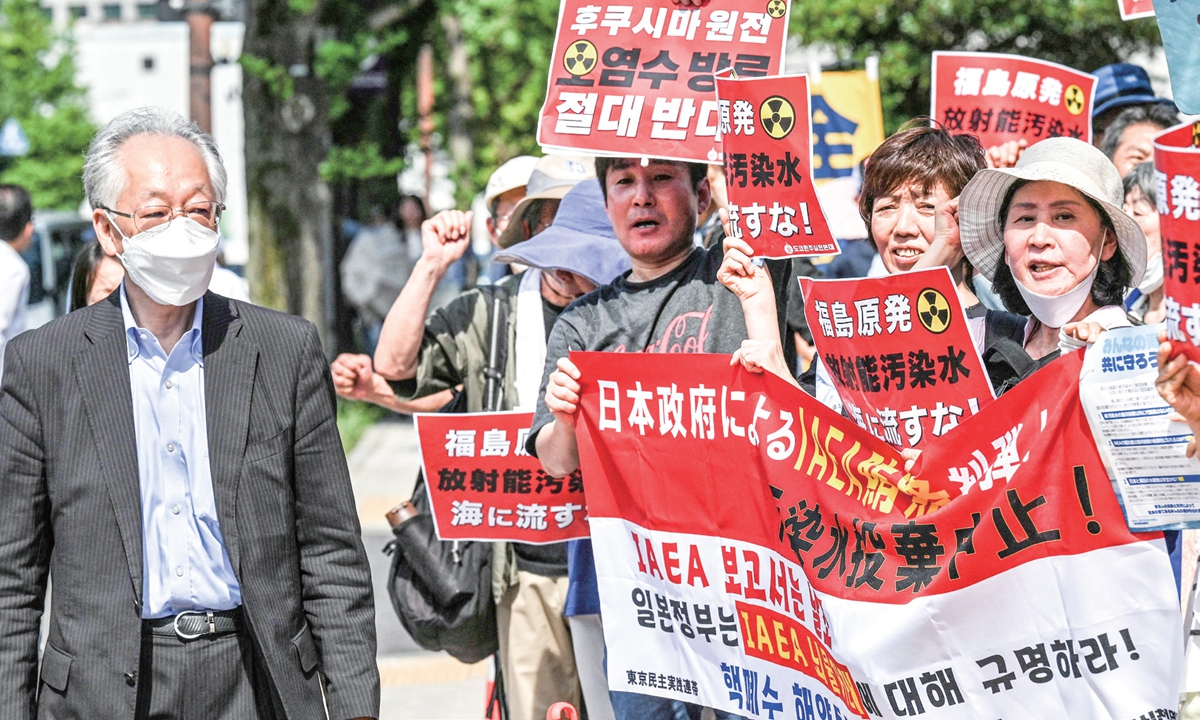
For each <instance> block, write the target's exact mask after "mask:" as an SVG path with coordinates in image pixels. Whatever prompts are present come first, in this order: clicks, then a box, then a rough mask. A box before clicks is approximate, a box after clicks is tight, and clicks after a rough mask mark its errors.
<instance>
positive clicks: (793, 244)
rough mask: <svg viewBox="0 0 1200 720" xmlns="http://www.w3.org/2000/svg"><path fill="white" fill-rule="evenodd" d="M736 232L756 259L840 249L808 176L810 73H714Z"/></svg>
mask: <svg viewBox="0 0 1200 720" xmlns="http://www.w3.org/2000/svg"><path fill="white" fill-rule="evenodd" d="M717 96H718V98H719V99H718V101H717V102H718V103H719V107H720V111H721V144H722V146H723V148H724V154H725V187H726V190H727V191H728V193H729V223H730V229H731V232H732V233H733V235H734V237H740V238H743V239H745V240H746V241H747V242H748V243H750V246H751V247H752V248H754V252H755V255H757V256H759V257H769V258H782V257H791V256H795V255H829V254H836V253H839V252H841V250H840V249H839V248H838V243H837V240H835V239H834V238H833V234H832V233H831V232H830V231H829V221H828V220H827V219H826V218H825V212H824V211H823V210H822V209H821V204H820V202H818V200H817V190H816V187H815V186H814V185H813V180H812V123H811V122H810V118H811V117H812V103H811V100H810V98H809V94H808V77H806V76H804V75H792V76H787V77H772V78H759V79H740V78H739V79H733V78H728V77H719V78H717Z"/></svg>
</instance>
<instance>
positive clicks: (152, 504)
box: [121, 284, 242, 619]
mask: <svg viewBox="0 0 1200 720" xmlns="http://www.w3.org/2000/svg"><path fill="white" fill-rule="evenodd" d="M121 313H122V314H123V315H124V318H125V339H126V344H127V347H128V350H129V385H130V389H131V390H132V391H133V427H134V431H135V433H136V435H137V457H138V480H139V482H140V484H141V496H142V617H143V618H146V619H149V618H159V617H166V616H169V615H175V614H177V613H180V612H183V611H185V610H231V609H233V608H235V607H238V606H239V605H241V604H242V590H241V587H240V586H239V585H238V581H237V577H236V576H235V575H234V572H233V566H232V564H231V563H230V562H229V554H228V553H227V552H226V551H225V539H224V536H222V534H221V525H220V523H219V522H218V521H217V502H216V498H215V496H214V495H213V485H212V470H211V468H210V466H209V458H208V427H207V425H206V414H205V408H204V346H203V343H202V342H201V333H200V329H201V327H202V322H201V321H202V318H203V316H204V298H200V300H198V301H196V312H195V317H194V319H193V320H192V327H191V329H189V330H188V331H187V332H185V333H184V334H183V337H182V338H180V339H179V342H178V343H176V344H175V347H174V348H173V349H172V350H171V354H170V355H169V356H168V355H167V354H166V353H165V352H163V348H162V345H160V344H159V342H158V339H157V338H156V337H154V334H153V333H151V332H150V331H149V330H146V329H144V328H140V327H138V326H137V323H136V322H135V321H134V319H133V313H131V312H130V311H129V300H128V299H127V298H126V297H125V285H124V284H122V285H121Z"/></svg>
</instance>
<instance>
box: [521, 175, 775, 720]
mask: <svg viewBox="0 0 1200 720" xmlns="http://www.w3.org/2000/svg"><path fill="white" fill-rule="evenodd" d="M705 170H706V168H705V166H704V165H700V164H692V163H683V162H674V161H667V160H649V161H644V160H643V161H640V162H639V161H638V160H637V159H629V158H599V159H597V160H596V175H597V176H598V178H599V180H600V183H601V187H602V189H603V190H604V193H605V208H606V210H607V212H608V217H609V219H610V220H611V221H612V224H613V229H614V230H615V231H616V234H617V239H618V240H619V241H620V243H621V246H622V247H624V248H625V251H626V252H627V253H629V257H630V260H631V261H632V265H633V268H632V270H630V271H629V272H627V273H625V274H623V275H621V276H620V277H618V278H617V279H616V280H614V281H613V282H612V283H610V284H609V285H605V286H603V287H600V288H598V289H597V290H595V291H593V292H591V293H589V294H587V295H585V296H584V297H582V298H580V299H579V300H577V301H576V302H575V303H573V304H572V305H571V306H570V307H568V308H567V309H566V310H564V311H563V312H562V314H561V315H559V318H558V321H557V322H556V323H555V324H554V328H553V330H552V331H551V333H550V339H549V340H548V341H547V346H546V367H545V370H544V372H543V379H542V393H541V395H540V397H539V399H538V406H537V413H536V415H535V416H534V421H533V428H532V429H531V431H530V433H529V439H528V441H527V444H526V448H527V449H528V451H529V452H530V453H532V454H535V455H537V456H538V457H539V458H540V459H541V461H542V467H543V468H544V469H545V471H546V472H547V473H549V474H551V475H554V476H562V475H566V474H569V473H571V472H573V471H574V470H576V469H577V468H578V467H579V453H578V447H577V445H576V443H575V418H576V413H577V411H578V403H579V392H580V385H579V379H580V373H579V369H578V368H577V367H576V366H575V364H574V363H572V362H571V361H570V359H569V358H568V357H567V356H568V353H569V352H570V351H571V350H596V351H611V352H679V353H699V352H706V353H734V352H736V351H738V350H739V349H740V348H741V347H742V343H743V341H745V340H746V339H747V337H748V329H747V322H749V323H751V325H752V327H751V329H752V330H755V331H756V332H753V333H751V334H752V335H755V336H757V337H760V338H762V337H773V338H774V339H775V340H776V342H775V345H776V346H778V338H780V337H782V336H783V322H784V318H785V315H786V312H785V311H786V308H787V283H788V282H789V281H790V280H791V277H790V274H789V269H790V263H788V262H787V261H767V262H766V263H765V265H764V267H763V268H762V269H761V270H758V271H757V272H758V273H759V275H760V277H759V280H765V279H766V278H765V277H764V276H769V278H770V281H771V282H770V283H769V284H768V283H765V282H758V283H750V285H752V286H753V288H754V289H756V290H758V291H757V292H743V291H742V289H741V288H737V289H738V292H737V293H736V294H735V292H733V291H731V290H730V289H728V288H726V287H725V286H724V285H722V284H721V282H720V281H719V280H718V271H719V270H720V269H721V266H722V260H723V255H724V254H723V250H722V248H721V247H712V248H709V249H703V248H697V247H695V245H694V243H693V240H692V238H693V233H694V231H695V227H696V218H697V217H698V216H699V215H700V214H701V213H702V212H703V211H704V209H705V208H706V207H707V206H708V203H709V199H710V197H709V195H710V193H709V185H708V179H707V177H706V174H705ZM731 282H733V284H734V287H737V281H736V280H734V281H731ZM764 286H765V287H767V288H770V290H769V291H766V290H761V289H760V288H763V287H764ZM739 297H740V298H741V299H739ZM779 352H782V350H780V351H779ZM585 482H586V479H585ZM571 584H572V588H573V591H575V588H576V586H579V587H580V589H579V590H578V592H580V593H583V594H587V593H589V591H590V592H591V593H594V592H595V589H594V588H595V584H596V578H595V574H594V572H593V573H589V574H587V575H586V576H577V573H575V572H572V576H571ZM612 700H613V710H614V711H615V713H616V716H617V718H618V720H623V719H624V718H629V719H630V720H632V719H633V718H639V719H640V718H647V717H660V714H661V716H662V717H666V716H669V714H670V712H671V707H670V706H671V705H672V701H668V700H665V699H662V698H656V697H651V696H646V695H636V694H633V693H622V692H613V693H612ZM686 709H687V712H688V714H689V715H690V716H693V717H697V718H698V717H699V713H700V709H699V708H698V707H696V706H687V708H686ZM717 716H718V717H726V715H725V714H724V713H720V712H718V713H717Z"/></svg>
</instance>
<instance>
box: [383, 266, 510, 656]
mask: <svg viewBox="0 0 1200 720" xmlns="http://www.w3.org/2000/svg"><path fill="white" fill-rule="evenodd" d="M489 294H490V295H491V298H490V300H491V306H490V307H489V313H488V316H489V326H490V328H489V330H490V346H491V347H490V348H489V352H488V368H487V370H486V377H487V391H486V398H485V408H486V409H487V410H488V411H495V410H498V409H499V408H500V407H501V403H502V401H503V394H504V384H503V379H504V368H505V367H506V363H507V360H508V357H507V356H508V343H507V340H508V333H507V327H508V298H507V296H506V295H505V294H504V292H503V291H502V290H496V289H492V292H491V293H488V292H487V291H486V290H485V291H484V294H483V295H484V302H487V301H488V299H489V298H488V295H489ZM466 409H467V403H466V397H465V395H464V393H462V392H459V393H456V394H455V396H454V399H453V400H451V401H450V402H449V403H447V404H446V406H445V407H443V408H442V409H441V411H440V412H449V413H462V412H466ZM388 520H389V521H391V522H392V525H393V527H392V533H393V535H395V538H394V539H393V540H392V541H391V542H389V543H388V544H387V547H385V548H384V552H385V553H388V554H391V556H392V566H391V570H390V572H389V573H388V595H390V596H391V599H392V607H393V608H395V610H396V614H397V615H398V616H399V617H400V623H401V624H402V625H404V629H405V630H407V631H408V633H409V634H410V635H412V638H413V640H415V641H416V642H417V644H418V645H420V646H421V647H423V648H425V649H426V650H434V651H437V650H445V651H446V652H448V653H450V654H451V655H453V656H454V657H456V658H458V659H459V660H461V661H462V662H464V663H475V662H478V661H480V660H482V659H484V658H486V657H487V656H488V655H492V654H493V653H495V652H496V651H497V649H498V641H497V630H496V605H495V602H494V601H493V599H492V546H491V543H486V542H470V541H442V540H438V538H437V534H436V532H435V531H434V527H433V515H432V513H431V511H430V507H429V495H428V493H427V492H426V490H425V478H424V476H423V474H420V473H419V474H418V475H417V484H416V487H415V488H414V489H413V496H412V500H411V501H410V502H409V503H405V504H404V505H401V506H399V507H397V508H395V509H394V510H393V511H392V512H390V513H388Z"/></svg>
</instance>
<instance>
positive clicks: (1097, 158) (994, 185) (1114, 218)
mask: <svg viewBox="0 0 1200 720" xmlns="http://www.w3.org/2000/svg"><path fill="white" fill-rule="evenodd" d="M1018 180H1027V181H1043V180H1044V181H1049V182H1057V183H1062V184H1063V185H1067V186H1070V187H1072V188H1075V189H1076V190H1078V191H1079V192H1081V193H1083V194H1084V195H1086V196H1088V197H1089V198H1091V199H1092V200H1095V201H1096V202H1097V203H1098V204H1099V205H1100V207H1102V208H1104V212H1105V213H1107V214H1108V218H1109V220H1110V221H1111V222H1112V225H1113V229H1114V230H1115V231H1116V233H1117V247H1118V249H1120V251H1121V254H1122V255H1123V256H1124V257H1125V262H1126V263H1128V265H1129V271H1130V278H1131V280H1130V282H1131V287H1137V285H1138V283H1139V282H1141V279H1142V275H1143V273H1145V271H1146V235H1145V234H1144V233H1143V232H1142V228H1141V227H1140V226H1139V225H1138V224H1137V222H1136V221H1135V220H1134V219H1133V218H1131V217H1130V216H1129V215H1128V214H1126V213H1125V211H1124V210H1122V209H1121V206H1122V205H1123V204H1124V200H1125V193H1124V189H1123V187H1122V185H1121V176H1120V174H1119V173H1118V172H1117V168H1116V167H1115V166H1114V165H1113V164H1112V162H1111V161H1110V160H1109V159H1108V158H1107V157H1106V156H1105V155H1104V153H1102V152H1100V151H1099V150H1097V149H1096V148H1094V147H1092V146H1091V145H1089V144H1088V143H1085V142H1083V141H1082V140H1076V139H1074V138H1051V139H1049V140H1042V141H1041V142H1039V143H1036V144H1034V145H1032V146H1031V147H1030V148H1029V149H1028V150H1026V151H1025V153H1024V154H1023V155H1022V156H1021V159H1020V160H1018V161H1017V164H1016V166H1015V167H1012V168H1000V169H994V168H987V169H984V170H980V171H979V172H977V173H975V177H973V178H971V181H970V182H969V183H967V186H966V187H965V188H963V191H962V194H961V195H960V196H959V200H958V227H959V235H960V237H961V238H962V248H963V252H964V253H965V254H966V256H967V259H968V260H970V261H971V264H972V265H974V266H975V268H976V269H977V270H978V271H979V272H980V273H981V274H982V275H983V276H984V277H986V278H988V279H989V280H995V279H996V269H997V268H998V267H999V265H1000V262H1001V261H1002V260H1003V257H1004V229H1003V228H1004V225H1003V218H1001V217H1000V206H1001V205H1002V204H1003V203H1004V196H1005V195H1007V194H1008V189H1009V188H1010V187H1012V184H1013V183H1015V182H1016V181H1018Z"/></svg>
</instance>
